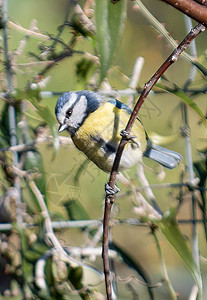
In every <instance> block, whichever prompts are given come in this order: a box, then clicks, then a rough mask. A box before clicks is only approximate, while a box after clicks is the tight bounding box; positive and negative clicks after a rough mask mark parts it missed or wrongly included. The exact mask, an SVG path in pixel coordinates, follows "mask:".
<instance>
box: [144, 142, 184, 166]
mask: <svg viewBox="0 0 207 300" xmlns="http://www.w3.org/2000/svg"><path fill="white" fill-rule="evenodd" d="M150 144H151V145H150V147H148V149H147V150H146V151H145V153H144V156H146V157H148V158H150V159H152V160H154V161H156V162H158V163H159V164H161V165H162V166H164V167H166V168H168V169H173V168H175V167H176V166H177V164H178V163H179V162H180V161H181V159H182V155H180V154H179V153H177V152H175V151H172V150H169V149H166V148H164V147H161V146H158V145H155V144H153V143H150Z"/></svg>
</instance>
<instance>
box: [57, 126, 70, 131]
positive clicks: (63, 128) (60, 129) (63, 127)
mask: <svg viewBox="0 0 207 300" xmlns="http://www.w3.org/2000/svg"><path fill="white" fill-rule="evenodd" d="M67 128H68V125H67V124H63V125H60V127H59V129H58V132H62V131H64V130H65V129H67Z"/></svg>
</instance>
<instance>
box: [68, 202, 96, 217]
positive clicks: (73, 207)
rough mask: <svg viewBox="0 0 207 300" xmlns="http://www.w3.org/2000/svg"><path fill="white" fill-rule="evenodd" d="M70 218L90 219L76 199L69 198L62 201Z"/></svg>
mask: <svg viewBox="0 0 207 300" xmlns="http://www.w3.org/2000/svg"><path fill="white" fill-rule="evenodd" d="M64 207H65V209H66V211H67V214H68V217H69V219H70V220H90V217H89V215H88V213H87V211H86V210H85V208H84V207H83V206H82V204H81V203H80V202H79V201H78V200H69V201H67V202H65V203H64Z"/></svg>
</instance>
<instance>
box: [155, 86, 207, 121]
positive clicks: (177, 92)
mask: <svg viewBox="0 0 207 300" xmlns="http://www.w3.org/2000/svg"><path fill="white" fill-rule="evenodd" d="M174 86H175V88H174V89H172V88H169V87H166V86H164V85H163V84H160V83H157V84H156V87H159V88H160V89H163V90H165V91H167V92H169V93H172V94H174V95H176V96H177V97H179V98H180V99H181V100H182V101H183V102H184V103H185V104H187V105H188V106H189V107H191V108H192V109H193V110H194V111H195V112H196V113H197V114H198V115H199V116H200V117H201V118H202V120H203V121H205V119H206V117H205V115H204V113H203V112H202V111H201V109H200V108H199V107H198V105H197V104H196V103H195V102H194V101H193V100H192V99H191V98H190V97H188V95H186V94H185V93H184V92H183V91H182V89H180V88H179V87H177V86H176V85H174Z"/></svg>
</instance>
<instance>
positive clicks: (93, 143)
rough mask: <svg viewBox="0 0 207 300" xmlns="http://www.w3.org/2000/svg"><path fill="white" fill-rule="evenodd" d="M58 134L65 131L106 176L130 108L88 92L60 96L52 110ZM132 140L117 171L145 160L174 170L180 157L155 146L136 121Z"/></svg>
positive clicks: (114, 100) (175, 153)
mask: <svg viewBox="0 0 207 300" xmlns="http://www.w3.org/2000/svg"><path fill="white" fill-rule="evenodd" d="M55 114H56V118H57V120H58V122H59V124H60V127H59V132H62V131H64V130H67V131H68V132H69V133H70V135H71V138H72V140H73V142H74V144H75V146H76V147H77V148H78V149H79V150H81V151H82V152H83V153H85V155H86V156H87V157H88V158H89V159H90V160H91V161H93V162H94V163H95V164H96V165H97V166H98V167H99V168H100V169H102V170H103V171H105V172H110V171H111V168H112V165H113V162H114V159H115V155H116V151H117V148H118V145H119V142H120V140H121V136H120V132H121V130H123V129H124V128H125V126H126V124H127V122H128V120H129V115H130V114H131V110H130V108H129V107H128V106H127V105H126V104H124V103H122V102H120V101H118V100H116V99H114V98H110V97H107V98H106V97H104V96H103V95H100V94H99V93H96V92H92V91H85V90H83V91H74V92H73V91H72V92H66V93H63V94H62V96H61V97H60V98H59V99H58V101H57V104H56V108H55ZM131 135H132V136H133V138H132V139H130V141H129V142H128V143H127V145H126V146H125V148H124V151H123V154H122V157H121V161H120V167H119V169H120V170H123V169H126V168H130V167H132V166H133V165H134V164H136V163H137V162H139V161H141V160H142V156H146V157H149V158H151V159H153V160H154V161H156V162H158V163H159V164H161V165H163V166H164V167H167V168H169V169H172V168H175V167H176V166H177V164H178V163H179V161H180V160H181V159H182V156H181V155H180V154H179V153H177V152H174V151H172V150H168V149H166V148H163V147H161V146H158V145H155V144H153V143H152V141H151V140H150V139H149V138H148V136H147V134H146V132H145V130H144V128H143V125H142V123H141V122H140V120H139V119H138V118H137V119H136V121H135V123H134V126H133V127H132V131H131Z"/></svg>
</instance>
